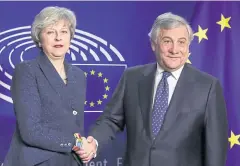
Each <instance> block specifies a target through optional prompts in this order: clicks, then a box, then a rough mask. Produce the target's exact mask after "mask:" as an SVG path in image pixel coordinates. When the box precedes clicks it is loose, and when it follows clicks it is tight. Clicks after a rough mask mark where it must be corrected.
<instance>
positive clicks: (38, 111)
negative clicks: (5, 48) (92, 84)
mask: <svg viewBox="0 0 240 166" xmlns="http://www.w3.org/2000/svg"><path fill="white" fill-rule="evenodd" d="M75 27H76V17H75V15H74V13H73V12H72V11H70V10H68V9H66V8H61V7H46V8H44V9H43V10H42V11H41V12H40V13H39V14H38V15H37V16H36V17H35V20H34V22H33V24H32V32H31V35H32V39H33V41H34V42H35V43H36V45H37V47H38V48H39V49H40V50H41V51H40V52H41V53H40V55H39V56H37V58H36V59H33V60H30V61H24V62H22V63H20V64H19V65H17V66H16V69H15V72H14V75H13V80H12V87H11V91H12V99H13V103H14V111H15V114H16V120H17V123H16V130H15V133H14V135H13V138H12V142H11V146H10V149H9V152H8V154H7V157H6V159H5V161H4V166H34V165H37V166H77V165H78V164H77V162H76V160H75V159H74V157H73V154H74V151H73V150H72V148H73V146H74V145H75V138H74V133H83V132H84V124H83V122H84V101H85V91H86V80H85V76H84V73H83V71H82V70H80V69H79V68H78V67H75V66H72V65H70V64H68V63H67V62H65V61H64V58H65V54H66V52H67V51H68V49H69V46H70V40H71V39H72V38H73V37H74V33H75Z"/></svg>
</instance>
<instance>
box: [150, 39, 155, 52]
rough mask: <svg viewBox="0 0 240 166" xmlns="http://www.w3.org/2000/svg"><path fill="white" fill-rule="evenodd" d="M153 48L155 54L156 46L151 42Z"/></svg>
mask: <svg viewBox="0 0 240 166" xmlns="http://www.w3.org/2000/svg"><path fill="white" fill-rule="evenodd" d="M151 47H152V50H153V52H155V50H156V44H155V43H154V41H151Z"/></svg>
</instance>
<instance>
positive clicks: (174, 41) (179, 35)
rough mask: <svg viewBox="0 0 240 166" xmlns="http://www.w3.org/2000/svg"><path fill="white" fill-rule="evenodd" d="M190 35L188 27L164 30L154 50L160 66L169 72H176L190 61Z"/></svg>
mask: <svg viewBox="0 0 240 166" xmlns="http://www.w3.org/2000/svg"><path fill="white" fill-rule="evenodd" d="M189 43H190V41H189V34H188V31H187V28H186V26H183V25H181V26H179V27H176V28H173V29H162V30H160V33H159V35H158V37H157V39H156V41H155V42H152V50H153V51H154V52H155V54H156V58H157V61H158V63H159V65H160V66H161V67H162V68H164V69H165V70H168V71H175V70H177V69H179V68H180V67H182V66H183V65H184V64H185V62H186V61H187V59H188V54H189Z"/></svg>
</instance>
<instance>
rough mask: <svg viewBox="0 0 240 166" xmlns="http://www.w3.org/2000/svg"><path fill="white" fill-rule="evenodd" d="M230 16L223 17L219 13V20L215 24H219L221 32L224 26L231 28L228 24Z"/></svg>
mask: <svg viewBox="0 0 240 166" xmlns="http://www.w3.org/2000/svg"><path fill="white" fill-rule="evenodd" d="M230 19H231V17H228V18H225V17H224V15H223V14H221V20H220V21H218V22H217V24H219V25H221V32H222V31H223V30H224V28H225V27H226V28H231V26H230V25H229V23H228V22H229V21H230Z"/></svg>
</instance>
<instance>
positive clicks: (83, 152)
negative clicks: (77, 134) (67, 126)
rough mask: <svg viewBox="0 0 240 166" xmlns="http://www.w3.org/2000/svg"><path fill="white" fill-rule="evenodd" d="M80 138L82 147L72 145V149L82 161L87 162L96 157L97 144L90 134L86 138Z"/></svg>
mask: <svg viewBox="0 0 240 166" xmlns="http://www.w3.org/2000/svg"><path fill="white" fill-rule="evenodd" d="M82 140H83V145H82V148H76V147H73V150H74V151H75V153H76V154H78V155H79V157H80V158H81V160H82V161H83V163H88V162H89V161H90V160H92V159H93V158H95V157H96V152H97V144H96V141H95V139H94V138H93V137H92V136H88V138H87V139H86V138H85V137H82Z"/></svg>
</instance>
